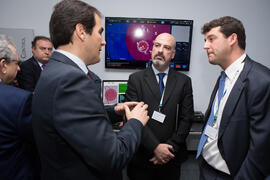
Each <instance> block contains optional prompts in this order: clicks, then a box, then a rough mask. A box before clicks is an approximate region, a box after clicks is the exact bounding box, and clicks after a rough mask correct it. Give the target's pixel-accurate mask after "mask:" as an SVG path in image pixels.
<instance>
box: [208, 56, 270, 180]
mask: <svg viewBox="0 0 270 180" xmlns="http://www.w3.org/2000/svg"><path fill="white" fill-rule="evenodd" d="M217 89H218V82H217V83H216V85H215V88H214V91H213V93H212V96H211V99H210V103H209V106H208V109H207V111H206V113H205V122H206V121H207V119H208V117H209V115H210V112H211V106H212V103H213V101H214V98H215V94H216V92H217ZM218 148H219V151H220V153H221V155H222V157H223V159H224V160H225V161H226V163H227V165H228V168H229V170H230V173H231V175H232V176H233V177H234V179H245V180H249V179H250V180H254V179H256V180H260V179H264V178H265V177H266V176H267V175H269V174H270V71H269V69H268V68H267V67H265V66H263V65H261V64H259V63H257V62H255V61H253V60H251V59H250V58H249V57H248V56H247V57H246V58H245V65H244V68H243V70H242V72H241V74H240V75H239V78H238V79H237V81H236V83H235V85H234V87H233V89H232V91H231V93H230V95H229V98H228V100H227V103H226V105H225V107H224V110H223V114H222V119H221V124H220V127H219V134H218Z"/></svg>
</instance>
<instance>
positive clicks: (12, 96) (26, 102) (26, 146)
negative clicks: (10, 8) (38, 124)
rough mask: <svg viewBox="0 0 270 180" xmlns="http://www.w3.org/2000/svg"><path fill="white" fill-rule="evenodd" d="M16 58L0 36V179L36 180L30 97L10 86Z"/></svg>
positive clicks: (14, 72)
mask: <svg viewBox="0 0 270 180" xmlns="http://www.w3.org/2000/svg"><path fill="white" fill-rule="evenodd" d="M19 70H20V67H19V66H18V55H17V53H16V49H15V48H14V46H13V44H12V43H11V42H10V40H9V39H8V38H7V37H6V36H4V35H0V92H1V93H0V179H1V180H19V179H20V180H36V179H39V178H38V177H39V170H38V169H39V164H38V162H39V161H38V158H37V157H38V156H37V151H36V150H35V146H34V138H33V133H32V116H31V100H32V94H31V93H30V92H27V91H24V90H22V89H19V88H16V87H13V86H10V85H8V84H10V83H12V81H13V80H14V78H15V77H16V74H17V71H19Z"/></svg>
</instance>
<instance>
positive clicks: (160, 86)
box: [158, 73, 166, 94]
mask: <svg viewBox="0 0 270 180" xmlns="http://www.w3.org/2000/svg"><path fill="white" fill-rule="evenodd" d="M165 75H166V73H158V77H159V82H158V85H159V90H160V94H162V93H163V90H164V83H163V78H164V76H165Z"/></svg>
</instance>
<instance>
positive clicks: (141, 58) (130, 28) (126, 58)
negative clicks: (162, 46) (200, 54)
mask: <svg viewBox="0 0 270 180" xmlns="http://www.w3.org/2000/svg"><path fill="white" fill-rule="evenodd" d="M192 28H193V20H181V19H154V18H125V17H105V40H106V43H107V44H106V47H105V67H106V68H122V69H144V68H146V67H148V66H149V64H150V63H149V62H151V61H150V60H151V50H152V47H153V40H154V39H155V38H156V36H158V35H159V34H161V33H164V32H167V33H170V34H172V35H173V36H174V37H175V39H176V54H175V58H174V59H173V60H172V61H171V64H170V67H171V68H174V69H175V70H180V71H188V70H189V68H190V54H191V40H192Z"/></svg>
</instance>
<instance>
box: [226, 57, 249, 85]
mask: <svg viewBox="0 0 270 180" xmlns="http://www.w3.org/2000/svg"><path fill="white" fill-rule="evenodd" d="M246 56H247V55H246V53H244V54H243V55H242V56H240V57H239V58H238V59H237V60H236V61H234V62H233V63H232V64H231V65H230V66H229V67H228V68H227V69H226V70H225V73H226V76H227V77H228V78H229V80H232V79H233V76H234V74H235V72H236V71H237V70H239V68H240V67H241V64H242V63H243V62H244V59H245V58H246Z"/></svg>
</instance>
